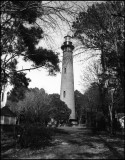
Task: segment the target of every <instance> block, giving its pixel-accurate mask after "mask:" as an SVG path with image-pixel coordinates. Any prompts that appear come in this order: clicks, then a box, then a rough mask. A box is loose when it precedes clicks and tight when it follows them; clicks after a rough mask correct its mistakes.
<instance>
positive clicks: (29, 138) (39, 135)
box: [18, 124, 53, 149]
mask: <svg viewBox="0 0 125 160" xmlns="http://www.w3.org/2000/svg"><path fill="white" fill-rule="evenodd" d="M21 132H22V133H21V136H20V138H19V140H18V143H19V145H20V146H21V147H22V148H27V147H30V148H32V149H36V148H41V147H45V146H47V145H49V144H50V142H51V140H52V135H53V132H52V131H51V129H50V128H46V127H44V126H41V125H40V124H39V125H38V124H37V125H29V124H28V125H25V126H23V128H22V130H21Z"/></svg>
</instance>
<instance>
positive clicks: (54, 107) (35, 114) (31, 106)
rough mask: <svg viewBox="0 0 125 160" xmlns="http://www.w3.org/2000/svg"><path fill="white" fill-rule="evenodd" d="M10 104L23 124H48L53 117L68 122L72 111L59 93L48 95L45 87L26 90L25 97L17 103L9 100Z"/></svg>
mask: <svg viewBox="0 0 125 160" xmlns="http://www.w3.org/2000/svg"><path fill="white" fill-rule="evenodd" d="M22 90H23V88H22ZM17 92H18V90H16V93H17ZM20 96H21V95H20ZM13 98H14V97H13ZM13 104H14V106H15V107H13ZM8 105H10V107H11V108H12V110H13V111H14V112H16V113H17V115H18V117H19V119H20V123H21V124H24V123H26V122H27V123H32V124H34V123H41V124H43V125H45V126H47V124H48V122H50V120H51V118H53V119H54V120H56V121H57V123H58V124H59V123H60V122H62V121H63V122H67V121H68V119H69V116H70V113H71V110H70V109H69V108H68V107H67V105H66V104H65V103H64V102H63V101H61V100H60V96H59V95H58V94H51V95H48V94H47V93H46V92H45V90H44V89H40V90H39V89H38V88H33V89H29V90H26V93H25V97H24V99H22V100H19V102H16V103H15V101H14V102H12V101H11V100H9V101H8ZM58 124H57V125H58Z"/></svg>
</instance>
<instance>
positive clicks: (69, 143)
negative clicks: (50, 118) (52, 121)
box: [1, 127, 124, 159]
mask: <svg viewBox="0 0 125 160" xmlns="http://www.w3.org/2000/svg"><path fill="white" fill-rule="evenodd" d="M8 144H9V142H8ZM1 145H2V147H1V149H2V151H1V158H2V159H4V158H12V159H16V158H17V159H18V158H19V159H21V158H22V159H26V158H29V159H124V139H123V138H121V137H118V136H109V135H108V134H106V133H102V132H101V133H98V134H94V133H92V132H91V130H90V129H87V128H86V127H60V128H59V130H58V133H57V134H56V136H55V137H54V138H53V141H52V143H51V145H50V146H48V147H45V148H44V149H43V148H41V149H39V150H30V149H19V148H17V147H16V146H15V145H13V143H12V142H11V144H10V146H9V145H6V144H5V143H4V144H1Z"/></svg>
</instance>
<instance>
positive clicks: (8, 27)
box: [1, 1, 59, 87]
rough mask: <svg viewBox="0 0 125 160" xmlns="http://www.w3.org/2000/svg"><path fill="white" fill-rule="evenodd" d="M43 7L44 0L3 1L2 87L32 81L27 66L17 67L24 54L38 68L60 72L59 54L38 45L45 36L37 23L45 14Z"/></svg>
mask: <svg viewBox="0 0 125 160" xmlns="http://www.w3.org/2000/svg"><path fill="white" fill-rule="evenodd" d="M40 6H41V1H32V2H29V1H27V2H25V1H19V2H16V1H7V2H6V3H5V2H4V1H2V3H1V34H2V39H1V86H2V85H5V84H6V83H11V84H13V85H15V86H17V84H16V83H20V82H21V81H27V82H28V81H29V79H27V78H26V76H25V74H23V73H22V71H23V69H22V70H20V71H19V70H17V64H18V61H17V59H18V58H19V57H21V56H22V57H23V59H24V60H25V61H28V60H30V61H31V62H33V65H34V67H36V68H37V67H43V66H45V67H46V68H47V69H48V70H49V73H50V74H55V73H56V72H58V71H59V66H58V64H59V59H58V54H56V53H54V52H53V51H51V50H47V49H43V48H42V47H40V48H37V47H36V46H37V44H38V43H39V41H40V40H41V39H42V38H43V29H42V28H41V27H40V26H39V25H38V24H37V19H38V18H41V17H42V16H43V12H41V10H40V9H39V8H40ZM19 72H20V73H19ZM15 77H16V81H15ZM19 77H20V78H19ZM22 78H23V79H22ZM24 78H25V80H24ZM26 79H27V80H26ZM18 81H19V82H18ZM24 84H25V87H27V86H28V85H27V83H24Z"/></svg>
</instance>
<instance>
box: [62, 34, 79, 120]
mask: <svg viewBox="0 0 125 160" xmlns="http://www.w3.org/2000/svg"><path fill="white" fill-rule="evenodd" d="M64 38H65V42H64V43H63V45H62V46H61V49H62V50H63V61H62V77H61V90H60V99H61V100H62V101H64V102H65V103H66V104H67V106H68V108H70V109H71V115H70V120H71V121H73V120H75V118H76V117H75V101H74V75H73V57H72V53H73V52H72V51H73V49H74V46H73V45H72V42H71V41H70V39H71V37H70V36H69V35H67V36H66V37H64Z"/></svg>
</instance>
